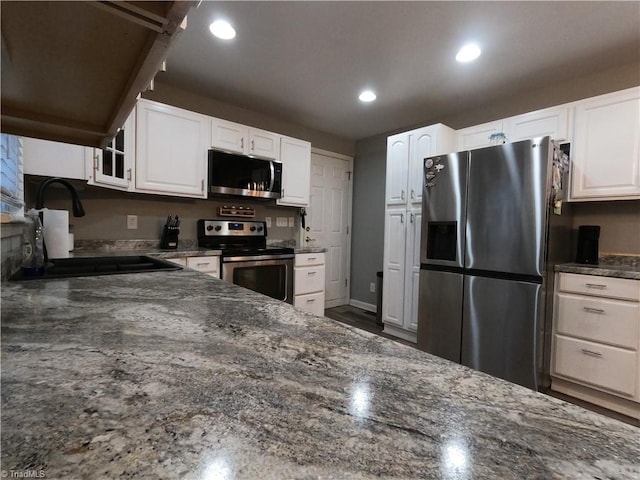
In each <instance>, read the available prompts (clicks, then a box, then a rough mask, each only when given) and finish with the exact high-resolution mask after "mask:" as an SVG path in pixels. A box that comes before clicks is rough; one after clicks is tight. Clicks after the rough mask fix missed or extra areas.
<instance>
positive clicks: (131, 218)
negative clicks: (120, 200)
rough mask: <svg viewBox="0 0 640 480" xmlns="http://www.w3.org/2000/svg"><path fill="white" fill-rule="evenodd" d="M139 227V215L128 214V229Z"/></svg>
mask: <svg viewBox="0 0 640 480" xmlns="http://www.w3.org/2000/svg"><path fill="white" fill-rule="evenodd" d="M137 228H138V216H137V215H127V229H129V230H136V229H137Z"/></svg>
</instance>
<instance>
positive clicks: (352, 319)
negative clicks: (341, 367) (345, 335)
mask: <svg viewBox="0 0 640 480" xmlns="http://www.w3.org/2000/svg"><path fill="white" fill-rule="evenodd" d="M324 315H325V316H326V317H329V318H331V319H333V320H337V321H338V322H341V323H345V324H347V325H351V326H352V327H356V328H360V329H362V330H366V331H367V332H370V333H375V334H376V335H380V336H381V337H385V338H388V339H390V340H394V341H396V342H398V343H403V344H405V345H409V346H410V347H415V346H416V344H415V343H411V342H407V341H406V340H403V339H401V338H397V337H394V336H392V335H389V334H388V333H384V332H383V331H382V329H383V327H382V325H378V324H377V323H376V314H375V313H373V312H368V311H367V310H363V309H361V308H356V307H352V306H351V305H342V306H340V307H334V308H328V309H326V310H325V311H324Z"/></svg>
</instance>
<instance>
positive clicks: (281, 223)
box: [276, 217, 289, 227]
mask: <svg viewBox="0 0 640 480" xmlns="http://www.w3.org/2000/svg"><path fill="white" fill-rule="evenodd" d="M288 224H289V222H288V221H287V217H276V227H286V226H287V225H288Z"/></svg>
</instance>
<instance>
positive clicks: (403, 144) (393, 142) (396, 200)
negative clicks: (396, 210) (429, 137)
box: [385, 133, 422, 205]
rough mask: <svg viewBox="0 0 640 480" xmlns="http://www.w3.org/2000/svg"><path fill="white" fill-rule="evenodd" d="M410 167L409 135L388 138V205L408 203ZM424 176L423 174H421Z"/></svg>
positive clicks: (386, 191)
mask: <svg viewBox="0 0 640 480" xmlns="http://www.w3.org/2000/svg"><path fill="white" fill-rule="evenodd" d="M408 168H409V135H408V134H405V133H402V134H399V135H393V136H391V137H389V138H387V182H386V190H385V198H386V202H387V205H405V204H406V203H407V191H406V190H407V172H408ZM420 176H421V177H422V175H420Z"/></svg>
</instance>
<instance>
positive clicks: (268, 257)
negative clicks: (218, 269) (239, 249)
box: [222, 253, 294, 263]
mask: <svg viewBox="0 0 640 480" xmlns="http://www.w3.org/2000/svg"><path fill="white" fill-rule="evenodd" d="M293 257H294V255H293V254H292V253H287V254H284V255H280V254H279V255H255V256H252V257H251V256H236V257H224V256H223V257H222V263H230V262H259V261H261V260H288V259H290V258H293Z"/></svg>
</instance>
